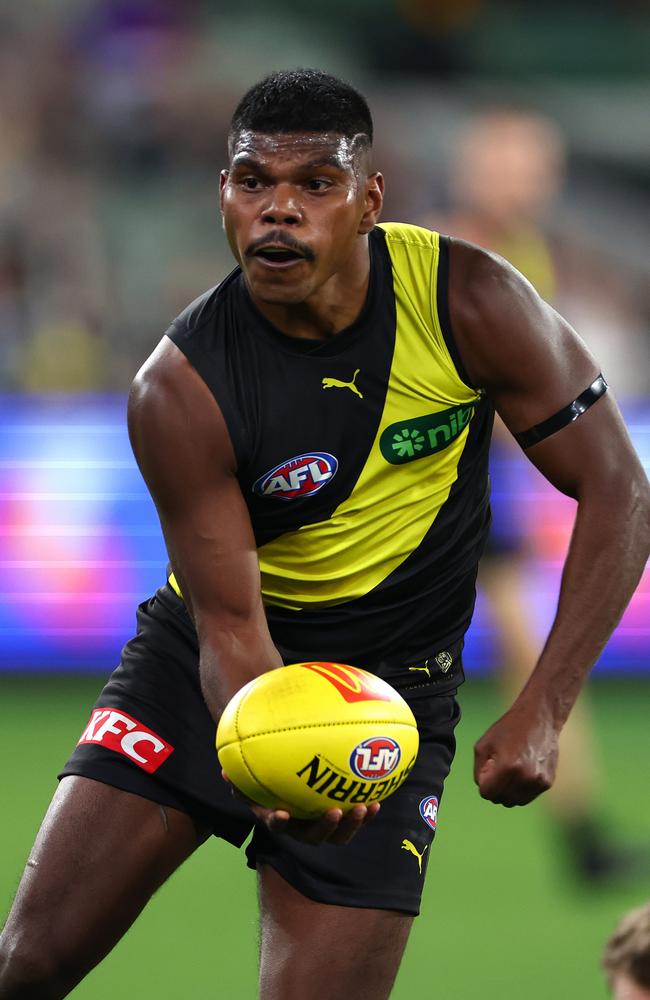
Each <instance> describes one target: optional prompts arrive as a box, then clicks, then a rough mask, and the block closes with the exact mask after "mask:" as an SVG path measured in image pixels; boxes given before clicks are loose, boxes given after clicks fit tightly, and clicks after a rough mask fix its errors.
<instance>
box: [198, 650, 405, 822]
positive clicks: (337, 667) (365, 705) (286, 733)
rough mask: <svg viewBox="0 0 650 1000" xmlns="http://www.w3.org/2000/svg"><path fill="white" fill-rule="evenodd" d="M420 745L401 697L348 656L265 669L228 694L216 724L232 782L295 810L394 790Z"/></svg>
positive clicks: (305, 814) (272, 804)
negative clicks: (340, 660)
mask: <svg viewBox="0 0 650 1000" xmlns="http://www.w3.org/2000/svg"><path fill="white" fill-rule="evenodd" d="M418 744H419V739H418V730H417V725H416V722H415V718H414V716H413V713H412V711H411V709H410V707H409V706H408V704H407V703H406V701H405V700H404V699H403V698H402V696H401V695H400V694H399V693H398V692H397V691H396V690H395V689H394V688H392V687H391V686H390V684H388V683H387V682H386V681H384V680H382V679H381V678H379V677H377V676H375V675H374V674H371V673H368V671H366V670H361V669H360V668H358V667H352V666H348V665H346V664H343V663H321V662H314V663H297V664H292V665H291V666H288V667H280V668H279V669H277V670H270V671H268V673H265V674H261V675H260V676H259V677H257V678H255V680H253V681H250V682H249V683H248V684H246V685H245V686H244V687H243V688H241V690H240V691H238V692H237V694H236V695H235V696H234V697H233V698H232V699H231V701H230V702H229V703H228V705H227V706H226V708H225V709H224V712H223V715H222V716H221V720H220V722H219V726H218V729H217V751H218V754H219V761H220V763H221V766H222V767H223V770H224V772H225V773H226V774H227V775H228V778H229V779H230V780H231V781H232V783H233V784H234V785H235V786H236V787H237V788H238V789H239V790H240V791H241V792H242V793H243V794H244V795H246V796H248V798H250V799H252V800H253V801H254V802H257V803H258V804H259V805H262V806H266V807H267V808H273V809H277V808H281V809H287V810H288V811H289V812H290V813H291V815H292V816H295V817H296V818H298V819H313V818H315V817H317V816H320V815H322V814H323V813H324V812H326V811H327V810H328V809H332V808H340V809H342V810H343V811H344V812H346V811H347V810H349V809H352V808H353V807H354V806H355V805H358V804H359V803H362V804H369V803H371V802H380V801H382V800H383V799H385V798H387V797H388V796H389V795H391V794H392V793H393V792H395V791H396V790H397V789H398V788H399V786H400V785H401V784H402V782H403V781H404V780H405V779H406V777H407V776H408V774H409V773H410V771H411V769H412V767H413V765H414V763H415V758H416V756H417V752H418Z"/></svg>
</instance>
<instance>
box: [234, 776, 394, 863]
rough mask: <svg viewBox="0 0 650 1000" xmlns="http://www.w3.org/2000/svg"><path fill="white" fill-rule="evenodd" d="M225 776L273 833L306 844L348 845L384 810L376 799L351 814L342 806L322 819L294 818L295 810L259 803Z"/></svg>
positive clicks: (331, 810)
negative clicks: (380, 810)
mask: <svg viewBox="0 0 650 1000" xmlns="http://www.w3.org/2000/svg"><path fill="white" fill-rule="evenodd" d="M222 773H223V772H222ZM223 778H224V780H225V781H227V782H228V784H229V785H230V787H231V789H232V792H233V794H234V795H236V796H237V797H238V798H240V799H243V800H244V802H246V803H247V804H248V805H249V806H250V808H251V810H252V811H253V812H254V813H255V815H256V816H257V818H258V819H259V820H261V821H262V822H263V823H265V824H266V826H267V827H268V829H269V830H270V831H271V833H276V834H277V833H283V834H287V836H289V837H293V838H294V839H295V840H300V841H302V842H303V843H305V844H313V845H317V844H347V843H348V842H349V841H350V840H352V838H353V837H354V835H355V834H356V833H358V831H359V830H360V829H361V827H362V826H365V825H366V823H371V822H372V820H373V819H374V818H375V816H376V815H377V813H378V812H379V809H380V804H379V802H372V803H371V804H370V805H369V806H364V805H362V804H359V805H356V806H354V808H353V809H350V811H349V812H347V813H344V812H343V810H342V809H328V810H327V812H325V813H323V815H322V816H319V817H318V819H313V820H311V819H292V817H291V813H290V812H288V811H287V810H286V809H266V808H265V807H264V806H259V805H257V803H256V802H252V801H251V800H250V799H249V798H248V797H247V796H246V795H242V793H241V792H240V791H239V790H238V789H237V788H236V787H235V786H234V785H233V783H232V782H231V781H230V779H229V778H228V775H227V774H223Z"/></svg>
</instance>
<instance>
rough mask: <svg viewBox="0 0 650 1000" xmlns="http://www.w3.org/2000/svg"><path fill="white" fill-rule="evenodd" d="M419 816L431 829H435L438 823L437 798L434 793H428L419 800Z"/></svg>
mask: <svg viewBox="0 0 650 1000" xmlns="http://www.w3.org/2000/svg"><path fill="white" fill-rule="evenodd" d="M420 816H421V817H422V819H423V820H424V822H425V823H426V824H427V826H430V827H431V829H432V830H435V828H436V826H437V823H438V799H437V797H436V796H435V795H428V796H427V797H426V799H422V801H421V802H420Z"/></svg>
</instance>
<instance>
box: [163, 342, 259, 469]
mask: <svg viewBox="0 0 650 1000" xmlns="http://www.w3.org/2000/svg"><path fill="white" fill-rule="evenodd" d="M165 336H166V337H169V339H170V340H171V342H172V343H173V344H174V345H175V346H176V347H177V348H178V349H179V351H181V352H182V353H183V354H184V355H185V357H186V358H187V360H188V361H189V363H190V364H191V365H192V368H193V369H194V371H195V372H196V373H197V375H199V376H200V378H201V379H202V380H203V381H204V382H205V384H206V385H207V387H208V389H209V390H210V392H211V393H212V396H213V397H214V400H215V402H216V404H217V406H218V407H219V410H220V411H221V416H222V417H223V419H224V423H225V425H226V430H227V431H228V436H229V438H230V443H231V444H232V449H233V452H234V453H235V461H236V463H237V470H236V471H237V474H239V473H240V472H241V470H242V468H243V464H244V455H245V453H246V452H245V442H244V440H243V434H242V433H241V432H240V431H239V430H238V428H237V425H236V423H235V420H234V419H233V415H234V413H235V412H236V411H235V407H234V406H233V403H232V401H231V399H230V393H228V392H227V391H226V392H225V393H224V387H223V385H221V386H220V385H218V384H217V383H216V380H214V379H211V378H206V374H205V373H206V372H209V371H210V361H209V359H208V358H206V356H205V354H204V353H203V351H202V350H201V348H200V347H198V345H197V344H194V343H193V342H192V341H191V340H188V339H187V338H185V337H183V336H182V335H181V333H180V331H179V329H178V327H177V326H175V324H174V323H172V325H171V326H170V327H169V329H168V330H166V331H165Z"/></svg>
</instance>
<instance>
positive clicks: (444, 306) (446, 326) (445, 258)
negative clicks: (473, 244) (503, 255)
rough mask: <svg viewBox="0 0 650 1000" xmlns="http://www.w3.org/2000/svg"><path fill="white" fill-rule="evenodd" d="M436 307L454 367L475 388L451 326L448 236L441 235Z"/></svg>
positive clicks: (471, 387) (467, 383) (470, 386)
mask: <svg viewBox="0 0 650 1000" xmlns="http://www.w3.org/2000/svg"><path fill="white" fill-rule="evenodd" d="M436 309H437V311H438V321H439V323H440V330H441V331H442V336H443V337H444V341H445V345H446V347H447V350H448V351H449V356H450V358H451V360H452V361H453V363H454V367H455V368H456V371H457V372H458V375H459V376H460V378H461V379H462V381H463V382H464V383H465V385H467V386H469V388H470V389H476V388H477V387H476V386H475V385H474V384H473V383H472V381H471V379H470V377H469V375H468V374H467V371H466V369H465V365H464V364H463V361H462V358H461V356H460V353H459V351H458V347H457V345H456V341H455V339H454V334H453V331H452V328H451V317H450V315H449V237H448V236H442V235H441V236H439V237H438V275H437V282H436Z"/></svg>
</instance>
